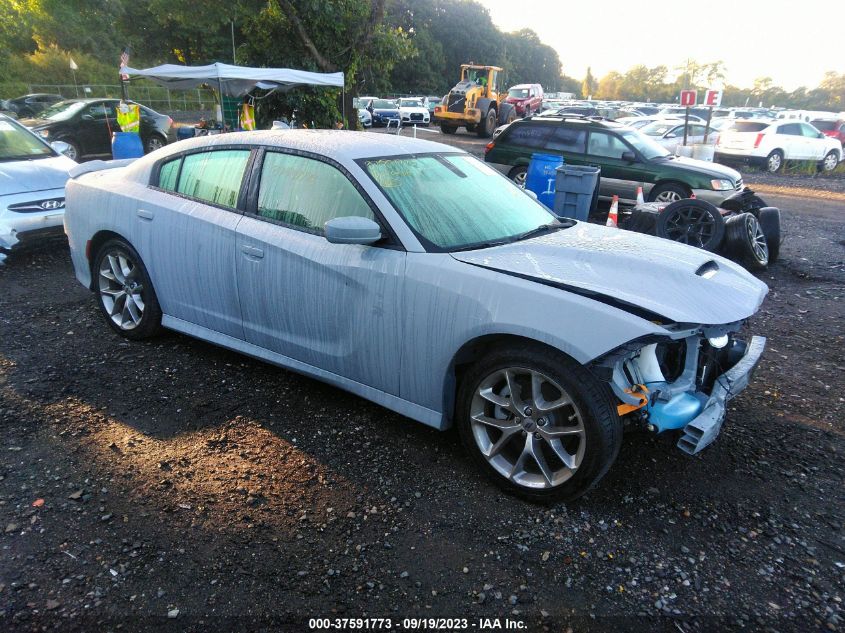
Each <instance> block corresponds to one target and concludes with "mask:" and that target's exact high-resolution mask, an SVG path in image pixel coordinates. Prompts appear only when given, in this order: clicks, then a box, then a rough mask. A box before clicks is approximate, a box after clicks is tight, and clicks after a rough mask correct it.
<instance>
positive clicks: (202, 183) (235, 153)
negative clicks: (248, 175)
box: [159, 149, 249, 208]
mask: <svg viewBox="0 0 845 633" xmlns="http://www.w3.org/2000/svg"><path fill="white" fill-rule="evenodd" d="M248 160H249V150H248V149H232V150H217V151H211V152H198V153H196V154H188V155H187V156H185V157H184V158H183V159H182V161H183V164H182V171H181V174H180V175H179V183H178V185H177V187H176V191H177V192H178V193H181V194H184V195H186V196H189V197H191V198H197V199H199V200H203V201H205V202H211V203H213V204H218V205H221V206H224V207H230V208H235V207H236V206H237V203H238V194H239V193H240V190H241V180H243V175H244V170H245V169H246V164H247V161H248ZM159 177H160V175H159Z"/></svg>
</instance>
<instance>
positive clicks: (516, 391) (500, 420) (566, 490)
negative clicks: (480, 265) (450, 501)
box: [457, 345, 622, 502]
mask: <svg viewBox="0 0 845 633" xmlns="http://www.w3.org/2000/svg"><path fill="white" fill-rule="evenodd" d="M457 404H458V412H457V413H458V416H457V424H458V431H459V434H460V436H461V441H462V442H463V444H464V446H465V447H466V449H467V450H468V452H469V454H470V455H471V457H472V459H473V461H474V462H475V463H476V464H477V465H478V466H479V467H480V468H481V470H482V471H483V472H484V473H485V474H486V475H487V476H488V477H490V478H491V479H492V480H493V481H494V483H496V484H497V485H498V486H499V487H501V488H502V489H503V490H505V491H506V492H509V493H512V494H515V495H518V496H521V497H523V498H526V499H529V500H531V501H540V502H553V501H572V500H574V499H577V498H578V497H580V496H581V495H583V494H584V493H586V492H587V491H588V490H590V489H591V488H592V487H593V486H595V485H596V483H598V481H599V480H600V479H601V478H602V477H603V476H604V474H605V473H606V472H607V470H608V469H609V468H610V466H611V464H612V463H613V461H614V460H615V459H616V455H617V454H618V452H619V446H620V444H621V441H622V428H621V423H620V421H619V418H618V416H617V414H616V410H615V408H614V407H613V405H612V402H611V399H610V396H609V392H608V391H607V390H606V388H605V387H604V386H603V385H602V384H601V383H599V382H597V381H596V380H595V378H593V377H592V375H591V374H589V372H587V371H586V370H585V369H583V368H582V367H581V366H580V365H577V364H576V363H574V362H573V361H571V360H570V359H568V358H566V357H565V356H563V355H562V354H559V353H558V352H555V351H554V350H550V349H547V348H544V347H540V346H533V345H525V346H515V347H512V348H504V349H502V350H498V351H495V352H492V353H490V354H488V355H487V356H486V357H484V358H483V359H482V360H480V361H479V362H478V363H476V364H475V365H474V366H473V367H472V368H471V369H470V370H469V371H468V372H467V374H466V375H465V376H464V378H463V380H462V382H461V387H460V390H459V394H458V401H457Z"/></svg>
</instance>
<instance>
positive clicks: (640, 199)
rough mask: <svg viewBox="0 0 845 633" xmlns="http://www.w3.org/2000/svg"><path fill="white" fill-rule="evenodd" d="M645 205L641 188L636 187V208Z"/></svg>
mask: <svg viewBox="0 0 845 633" xmlns="http://www.w3.org/2000/svg"><path fill="white" fill-rule="evenodd" d="M641 204H645V197H644V196H643V188H642V187H637V206H640V205H641Z"/></svg>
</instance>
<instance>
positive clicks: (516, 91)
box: [508, 88, 528, 99]
mask: <svg viewBox="0 0 845 633" xmlns="http://www.w3.org/2000/svg"><path fill="white" fill-rule="evenodd" d="M508 96H509V97H515V98H517V99H525V98H526V97H527V96H528V88H511V89H510V90H508Z"/></svg>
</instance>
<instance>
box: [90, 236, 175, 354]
mask: <svg viewBox="0 0 845 633" xmlns="http://www.w3.org/2000/svg"><path fill="white" fill-rule="evenodd" d="M94 273H95V275H96V281H95V289H96V292H97V295H98V303H99V305H100V311H101V312H102V314H103V316H104V317H105V319H106V322H107V323H108V324H109V325H110V326H111V328H112V329H113V330H114V331H116V332H117V333H118V334H120V335H121V336H125V337H126V338H129V339H133V340H138V339H144V338H149V337H151V336H154V335H155V334H157V333H158V331H159V329H160V328H161V308H160V307H159V305H158V298H157V297H156V294H155V290H154V289H153V284H152V282H151V281H150V277H149V275H148V274H147V269H146V268H145V267H144V263H143V262H142V261H141V257H140V256H139V255H138V253H137V251H136V250H135V249H134V248H132V247H131V246H130V245H129V244H127V243H126V242H125V241H123V240H120V239H116V240H110V241H108V242H106V243H105V244H104V245H103V247H102V248H101V249H100V250H99V251H98V253H97V257H96V259H95V260H94Z"/></svg>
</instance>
